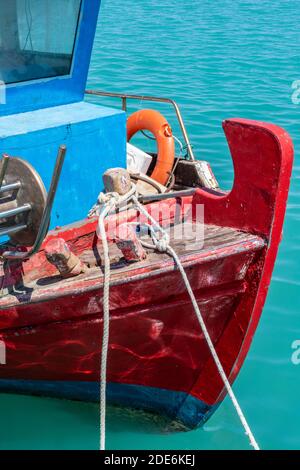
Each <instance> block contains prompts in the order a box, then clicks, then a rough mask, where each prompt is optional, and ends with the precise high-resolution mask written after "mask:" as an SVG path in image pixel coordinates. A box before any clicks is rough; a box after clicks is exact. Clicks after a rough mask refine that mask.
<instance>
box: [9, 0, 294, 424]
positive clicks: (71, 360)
mask: <svg viewBox="0 0 300 470" xmlns="http://www.w3.org/2000/svg"><path fill="white" fill-rule="evenodd" d="M59 3H60V5H61V3H63V4H64V12H65V15H64V18H62V19H60V18H59V17H58V16H57V11H58V9H57V5H56V4H57V1H56V0H51V2H50V1H47V0H40V1H39V2H34V1H32V2H22V1H21V2H14V1H11V2H10V3H9V5H8V3H7V2H4V1H3V0H1V1H0V5H1V9H2V10H1V11H3V12H4V13H3V16H2V17H1V19H0V34H1V42H0V44H1V46H0V64H1V67H0V70H1V73H2V79H3V82H5V84H7V85H6V87H5V92H6V100H5V103H3V104H2V105H1V106H0V129H1V142H0V151H1V152H2V153H3V154H4V156H3V158H2V161H1V168H0V230H1V235H2V237H6V239H5V240H4V239H3V243H2V245H1V247H0V253H1V260H2V261H1V265H0V268H1V271H2V272H1V281H0V282H1V298H0V341H1V342H0V344H1V348H2V350H3V351H4V352H5V354H2V356H1V357H2V361H0V362H2V364H1V365H0V390H1V391H2V392H17V393H24V394H26V393H27V394H33V395H42V396H49V397H59V398H65V399H71V400H84V401H99V390H100V367H101V366H103V363H102V364H101V360H100V359H101V351H102V346H103V342H102V333H103V311H104V310H105V307H107V300H108V299H107V298H106V297H105V295H103V289H104V287H105V282H106V281H107V278H106V279H105V274H107V272H106V271H105V268H107V266H106V265H105V259H106V257H107V256H109V265H110V277H109V289H110V290H109V314H110V336H109V344H108V358H107V377H106V381H107V394H106V396H107V400H108V402H109V403H111V404H114V405H118V406H124V407H126V408H134V409H140V410H146V411H149V412H152V413H156V414H160V415H163V416H166V417H168V418H169V419H170V420H171V421H172V422H176V423H179V424H180V425H181V426H182V427H183V428H185V429H192V428H195V427H197V426H200V425H202V424H203V423H204V422H205V421H206V420H207V419H208V418H209V417H210V416H211V415H212V413H213V412H214V410H215V409H216V408H217V407H218V406H219V404H220V403H221V402H222V400H223V398H224V396H225V394H226V387H225V385H224V380H222V376H221V375H220V370H219V369H218V368H217V367H216V363H215V361H214V358H213V356H212V350H211V348H210V347H209V344H208V343H207V341H206V337H205V335H204V334H203V330H202V329H201V328H200V325H199V322H198V319H197V315H195V311H194V306H193V303H192V302H191V298H190V296H189V293H188V290H187V286H186V282H185V281H184V277H183V276H182V272H181V271H180V269H179V268H178V264H179V263H180V266H181V267H182V269H183V270H184V272H185V273H186V276H187V279H188V283H189V286H190V287H191V289H192V291H193V295H194V297H195V299H196V302H197V305H198V307H199V309H200V310H201V315H202V318H203V320H204V321H205V324H206V328H207V331H208V333H209V336H210V338H211V342H212V344H213V348H214V350H215V351H216V353H217V355H218V358H219V360H220V363H221V364H222V367H223V370H224V372H225V374H226V377H227V378H228V379H229V381H230V383H233V382H234V380H235V378H236V377H237V375H238V373H239V371H240V369H241V367H242V364H243V362H244V360H245V358H246V356H247V353H248V351H249V348H250V345H251V341H252V339H253V335H254V333H255V330H256V328H257V325H258V322H259V319H260V316H261V314H262V310H263V306H264V302H265V299H266V295H267V291H268V287H269V284H270V281H271V276H272V270H273V267H274V263H275V260H276V255H277V251H278V247H279V243H280V240H281V236H282V227H283V221H284V214H285V208H286V202H287V197H288V189H289V182H290V176H291V170H292V160H293V145H292V141H291V139H290V137H289V135H288V134H287V133H286V132H285V131H284V130H283V129H282V128H280V127H278V126H276V125H273V124H267V123H262V122H257V121H250V120H246V119H228V120H226V121H225V122H223V129H224V133H225V136H226V139H227V142H228V146H229V149H230V152H231V155H232V159H233V165H234V183H233V187H232V189H231V191H223V190H222V189H220V188H219V185H218V183H217V181H216V179H215V177H214V175H213V172H212V170H211V168H210V165H209V164H208V163H206V162H203V161H198V160H196V158H195V156H194V153H193V148H192V146H191V144H190V141H189V138H188V135H187V131H186V128H185V126H184V122H183V119H182V116H181V113H180V110H179V108H178V106H177V104H176V103H175V102H174V101H172V100H170V99H163V98H156V97H141V96H139V95H127V94H126V93H121V94H116V93H109V92H101V91H97V90H96V91H95V90H89V91H88V92H87V93H85V87H86V77H87V72H88V67H89V60H90V54H91V50H92V45H93V39H94V35H95V29H96V24H97V15H98V9H99V4H100V2H99V1H98V0H93V1H91V0H83V1H79V0H59ZM29 7H30V8H29ZM4 18H5V19H4ZM60 21H63V25H64V28H62V30H63V34H62V37H58V36H57V34H56V30H57V28H58V27H59V22H60ZM45 25H46V26H47V27H46V28H45ZM41 31H43V33H41ZM12 63H13V64H12ZM85 95H88V97H89V98H91V97H92V98H93V99H98V98H100V97H101V98H104V97H110V98H120V99H121V101H122V105H123V106H122V108H123V109H122V110H116V109H111V108H108V107H104V106H99V105H97V104H92V103H90V102H86V101H84V98H85ZM134 99H136V100H139V101H141V100H144V101H146V100H149V101H150V102H152V103H155V102H162V103H169V104H171V105H172V106H173V107H174V109H175V115H176V116H177V118H178V120H179V126H180V128H181V130H182V133H183V139H184V141H185V145H186V149H187V155H186V156H185V157H184V158H183V157H178V156H176V152H175V143H174V136H173V133H172V128H171V126H170V125H169V123H168V122H167V120H166V119H165V118H164V117H163V116H162V115H161V114H160V113H159V112H157V111H155V110H152V109H143V110H139V111H137V112H136V113H134V114H133V115H131V116H129V117H128V119H127V116H126V109H127V102H128V100H134ZM138 131H143V132H145V131H148V132H151V133H152V134H153V135H154V137H155V139H156V141H157V152H155V153H153V154H147V153H145V152H143V151H142V150H141V149H137V148H136V147H134V146H130V145H129V146H127V145H126V142H127V141H129V140H130V139H131V137H132V136H133V135H135V134H136V133H137V132H138ZM57 148H59V152H58V156H57V159H56V160H55V157H56V153H57ZM53 168H54V170H53ZM51 175H52V178H51ZM102 176H103V180H102ZM45 187H48V192H47V191H46V189H45ZM132 190H134V192H132ZM99 192H101V195H100V197H98V194H99ZM128 195H130V197H129V196H128ZM131 197H132V198H133V199H131ZM132 200H133V202H134V201H135V202H134V203H132ZM95 201H96V204H94V203H95ZM111 201H115V204H117V206H118V207H114V209H116V210H114V211H111V212H107V216H106V217H105V218H104V216H103V220H102V221H103V226H104V229H105V239H103V237H101V236H100V235H101V233H100V232H101V231H100V232H99V227H100V228H101V226H100V225H99V224H100V221H101V220H100V219H101V214H102V215H103V212H101V211H102V210H103V208H105V207H107V206H109V204H111ZM91 208H92V210H91ZM50 214H51V220H50ZM99 214H100V215H99ZM49 227H50V230H49ZM158 232H159V234H158ZM162 237H165V238H162ZM162 240H164V241H165V246H164V245H163V243H162ZM166 240H167V242H166ZM105 241H106V243H105ZM151 243H152V244H151ZM168 247H171V249H172V250H173V252H175V253H176V256H177V262H176V260H175V259H174V258H173V257H172V256H170V252H171V251H170V250H168ZM104 294H105V293H104ZM102 352H103V351H102ZM102 360H103V355H102Z"/></svg>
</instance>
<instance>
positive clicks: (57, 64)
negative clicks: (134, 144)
mask: <svg viewBox="0 0 300 470" xmlns="http://www.w3.org/2000/svg"><path fill="white" fill-rule="evenodd" d="M99 7H100V0H9V1H7V0H0V11H1V16H0V80H1V84H0V100H1V104H0V153H1V154H2V153H4V152H5V153H8V154H9V155H11V156H20V157H22V158H24V159H26V160H28V161H29V162H30V163H31V164H32V165H33V166H34V167H35V168H36V170H37V171H38V172H39V173H40V175H41V177H42V179H43V181H44V183H45V185H46V187H48V186H49V183H50V179H51V176H52V172H53V167H54V163H55V159H56V153H57V149H58V147H59V145H60V144H66V145H67V148H68V152H67V157H66V161H65V165H64V169H63V172H62V176H61V180H60V184H59V189H58V192H57V196H56V201H55V204H54V209H53V214H52V221H51V226H52V227H53V226H56V225H61V224H65V223H69V222H72V221H74V220H78V219H80V218H83V217H85V216H86V214H87V212H88V210H89V208H90V207H91V205H92V204H93V203H94V202H95V199H96V198H97V195H98V193H99V191H100V190H101V189H102V173H103V172H104V171H105V170H106V169H107V168H109V167H112V166H121V167H125V166H126V118H125V113H124V112H122V111H118V110H115V109H110V108H106V107H102V106H96V105H93V104H90V103H86V102H84V93H85V87H86V81H87V76H88V69H89V64H90V58H91V52H92V47H93V41H94V36H95V31H96V27H97V18H98V13H99Z"/></svg>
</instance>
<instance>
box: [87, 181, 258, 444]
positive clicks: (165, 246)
mask: <svg viewBox="0 0 300 470" xmlns="http://www.w3.org/2000/svg"><path fill="white" fill-rule="evenodd" d="M130 200H131V201H132V203H133V205H134V206H135V208H136V209H137V210H138V211H139V212H140V213H141V214H143V215H144V216H145V217H146V219H148V220H149V221H150V222H151V224H152V225H150V224H147V223H146V224H143V225H144V226H145V227H147V228H148V229H149V232H150V236H151V240H152V244H149V243H146V242H144V241H143V240H141V243H142V245H143V246H144V247H146V248H152V249H153V248H155V249H157V250H158V251H159V252H161V253H167V254H169V255H170V256H172V258H173V259H174V262H175V263H176V265H177V267H178V269H179V272H180V274H181V276H182V279H183V281H184V283H185V287H186V290H187V292H188V294H189V297H190V299H191V302H192V305H193V307H194V310H195V314H196V317H197V319H198V322H199V324H200V327H201V330H202V332H203V334H204V337H205V340H206V342H207V345H208V347H209V350H210V352H211V355H212V358H213V360H214V362H215V364H216V367H217V369H218V372H219V374H220V377H221V379H222V381H223V383H224V386H225V388H226V390H227V393H228V395H229V397H230V399H231V401H232V404H233V406H234V408H235V410H236V413H237V415H238V417H239V419H240V421H241V424H242V426H243V428H244V430H245V434H246V436H247V437H248V439H249V443H250V445H251V446H252V447H253V448H254V449H255V450H260V448H259V446H258V443H257V441H256V439H255V437H254V435H253V433H252V431H251V429H250V426H249V424H248V422H247V420H246V418H245V415H244V413H243V411H242V409H241V407H240V405H239V403H238V401H237V399H236V396H235V394H234V392H233V390H232V387H231V385H230V383H229V380H228V379H227V375H226V373H225V371H224V369H223V366H222V364H221V361H220V359H219V356H218V353H217V351H216V349H215V347H214V345H213V342H212V340H211V338H210V335H209V332H208V330H207V328H206V325H205V322H204V319H203V316H202V314H201V311H200V309H199V306H198V303H197V300H196V297H195V295H194V293H193V289H192V287H191V284H190V282H189V280H188V277H187V275H186V273H185V271H184V268H183V266H182V263H181V261H180V259H179V257H178V256H177V254H176V252H175V251H174V250H173V248H172V247H171V246H170V238H169V235H168V234H167V232H166V231H165V230H164V229H163V228H162V227H161V226H160V224H159V223H158V222H157V221H156V220H155V219H154V218H153V217H152V216H151V215H150V214H149V212H148V211H147V210H146V209H145V207H144V206H143V205H142V204H141V203H140V202H139V201H138V198H137V197H136V189H135V185H134V184H133V185H132V189H131V190H130V191H129V192H128V193H127V194H126V195H125V196H122V197H120V196H119V195H116V194H115V193H110V194H100V196H99V198H98V202H99V203H100V206H101V204H103V206H102V207H101V210H100V215H99V224H98V226H99V235H100V236H101V240H102V245H103V252H104V286H103V339H102V354H101V385H100V449H101V450H105V433H106V423H105V421H106V380H107V353H108V345H109V288H110V260H109V250H108V243H107V236H106V231H105V225H104V219H105V217H106V216H107V215H108V214H109V212H110V211H111V210H112V209H113V208H116V207H117V206H118V205H120V204H121V203H124V202H125V201H126V202H128V201H130ZM93 209H94V211H95V207H94V208H93ZM98 209H99V206H98ZM155 229H156V230H155ZM157 231H158V232H160V234H161V237H160V238H158V237H157Z"/></svg>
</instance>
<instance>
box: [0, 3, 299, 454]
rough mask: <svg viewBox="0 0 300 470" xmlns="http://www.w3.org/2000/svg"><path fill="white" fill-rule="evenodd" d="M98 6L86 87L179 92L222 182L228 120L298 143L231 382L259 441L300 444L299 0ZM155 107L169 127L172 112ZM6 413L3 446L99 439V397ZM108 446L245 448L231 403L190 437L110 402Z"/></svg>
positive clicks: (70, 445) (228, 174) (24, 400)
mask: <svg viewBox="0 0 300 470" xmlns="http://www.w3.org/2000/svg"><path fill="white" fill-rule="evenodd" d="M101 13H102V15H101V19H100V21H99V27H98V32H97V39H96V43H95V48H94V53H93V59H92V66H91V71H90V77H89V87H90V88H92V87H95V88H96V87H97V88H100V89H103V90H109V91H126V92H132V93H140V94H155V95H160V96H168V97H172V98H174V99H176V100H177V101H178V103H179V104H180V106H181V109H182V112H183V116H184V119H185V122H186V125H187V128H188V131H189V134H190V137H191V140H192V143H193V146H194V150H195V153H196V155H197V156H198V158H204V159H207V160H209V162H210V163H211V165H212V167H213V170H214V172H215V174H216V176H217V178H218V179H219V181H220V183H221V184H222V186H223V187H225V188H230V186H231V184H232V179H233V171H232V164H231V160H230V157H229V154H228V151H227V147H226V142H225V139H224V136H223V133H222V130H221V121H222V119H224V118H228V117H237V116H239V117H247V118H252V119H260V120H266V121H272V122H275V123H277V124H279V125H281V126H283V127H285V128H286V129H287V130H288V131H289V132H290V134H291V136H292V138H293V140H294V143H295V151H296V161H295V166H294V172H293V179H292V185H291V191H290V198H289V204H288V209H287V217H286V223H285V230H284V239H283V242H282V245H281V248H280V253H279V258H278V260H277V264H276V269H275V272H274V276H273V281H272V285H271V288H270V291H269V296H268V300H267V303H266V306H265V309H264V314H263V317H262V320H261V323H260V325H259V328H258V330H257V334H256V336H255V339H254V342H253V345H252V348H251V350H250V353H249V356H248V358H247V360H246V362H245V364H244V367H243V369H242V371H241V373H240V375H239V377H238V380H237V381H236V383H235V386H234V389H235V392H236V395H237V396H238V398H239V400H240V403H241V406H242V408H243V410H244V411H245V414H246V416H247V418H248V420H249V423H250V425H251V427H252V429H253V432H254V434H255V435H256V437H257V440H258V442H259V443H260V445H261V447H262V448H265V449H276V448H277V449H287V448H289V449H292V448H294V449H297V448H298V449H299V448H300V428H299V421H300V398H299V386H300V365H299V366H295V365H293V364H292V362H291V354H292V349H291V343H292V342H293V341H294V340H296V339H300V318H299V315H300V301H299V290H300V278H299V263H300V167H299V163H298V155H299V154H300V104H299V105H295V104H293V103H292V99H291V95H292V91H293V90H292V88H291V84H292V82H293V81H294V80H298V79H299V80H300V60H299V58H300V30H299V19H298V15H297V10H296V3H295V2H292V1H283V2H271V1H270V0H248V1H246V0H235V1H232V0H223V1H222V2H216V1H215V2H212V1H211V0H201V1H196V2H195V1H192V0H182V1H181V2H180V1H175V0H169V1H165V0H126V2H120V1H119V0H104V1H103V4H102V12H101ZM102 103H106V101H102ZM110 103H111V102H110ZM137 106H138V107H144V106H143V105H142V103H138V104H137ZM133 109H134V108H132V110H133ZM160 109H161V110H163V111H164V114H165V115H166V116H167V117H168V118H169V119H170V121H171V122H172V124H173V122H174V121H173V120H172V112H169V110H168V108H166V107H162V108H160ZM174 128H175V133H176V134H179V132H178V129H177V128H176V125H174ZM0 416H1V423H2V426H1V427H0V448H1V449H15V448H26V449H28V448H29V449H38V448H42V449H46V448H50V449H57V448H61V449H76V448H79V449H94V448H97V446H98V441H99V438H98V436H99V428H98V409H97V407H96V406H95V405H90V404H78V403H73V402H64V401H59V400H50V399H39V398H30V397H17V396H13V395H3V396H1V400H0ZM107 444H108V448H109V449H137V448H139V449H177V448H185V449H247V448H248V444H247V440H246V438H245V436H244V434H243V431H242V429H241V426H240V423H239V421H238V419H237V418H236V415H235V412H234V410H233V408H232V406H231V403H230V402H229V400H228V399H226V400H225V401H224V403H223V404H222V406H221V407H220V408H219V410H218V411H217V412H216V413H215V415H214V416H213V417H212V419H211V420H210V421H209V422H208V423H207V424H206V426H205V427H204V429H201V430H197V431H193V432H187V433H167V432H166V431H164V426H163V425H162V423H160V422H157V421H156V420H153V418H150V417H145V416H144V417H141V416H139V417H137V416H136V415H135V414H133V415H132V416H127V415H125V414H124V413H122V412H120V411H117V410H110V411H109V415H108V423H107Z"/></svg>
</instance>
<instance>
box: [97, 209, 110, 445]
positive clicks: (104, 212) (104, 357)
mask: <svg viewBox="0 0 300 470" xmlns="http://www.w3.org/2000/svg"><path fill="white" fill-rule="evenodd" d="M111 207H112V204H110V203H107V205H104V206H103V209H102V210H101V213H100V216H99V223H98V227H99V232H100V236H101V241H102V246H103V255H104V281H103V333H102V349H101V371H100V450H105V437H106V432H105V429H106V382H107V380H106V378H107V354H108V345H109V287H110V259H109V251H108V243H107V236H106V231H105V223H104V219H105V217H106V216H107V214H108V213H109V211H110V209H111Z"/></svg>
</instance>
